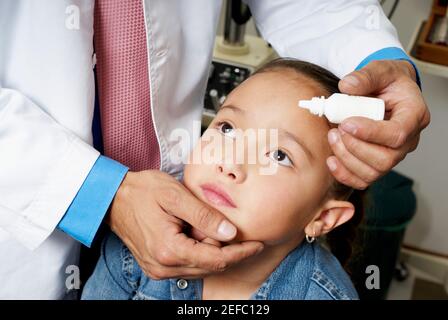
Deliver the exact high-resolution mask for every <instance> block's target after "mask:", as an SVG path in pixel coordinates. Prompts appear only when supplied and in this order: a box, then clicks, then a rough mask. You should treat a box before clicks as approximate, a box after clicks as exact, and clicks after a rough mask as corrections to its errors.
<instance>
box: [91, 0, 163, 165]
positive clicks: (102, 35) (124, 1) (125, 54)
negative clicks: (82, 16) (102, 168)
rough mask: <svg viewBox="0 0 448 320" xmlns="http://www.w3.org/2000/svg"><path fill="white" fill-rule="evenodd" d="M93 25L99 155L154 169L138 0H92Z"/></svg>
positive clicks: (156, 160) (154, 139) (156, 161)
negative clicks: (100, 150)
mask: <svg viewBox="0 0 448 320" xmlns="http://www.w3.org/2000/svg"><path fill="white" fill-rule="evenodd" d="M94 25H95V51H96V57H97V65H96V68H97V81H98V94H99V102H100V111H101V126H102V133H103V143H104V154H105V155H106V156H108V157H110V158H112V159H114V160H117V161H119V162H120V163H122V164H124V165H126V166H128V167H129V168H130V169H131V170H132V171H140V170H147V169H159V167H160V153H159V146H158V141H157V136H156V133H155V130H154V126H153V122H152V116H151V100H150V95H149V88H150V87H149V75H148V72H149V71H148V70H149V69H148V53H147V48H146V30H145V20H144V16H143V4H142V0H97V1H96V4H95V20H94Z"/></svg>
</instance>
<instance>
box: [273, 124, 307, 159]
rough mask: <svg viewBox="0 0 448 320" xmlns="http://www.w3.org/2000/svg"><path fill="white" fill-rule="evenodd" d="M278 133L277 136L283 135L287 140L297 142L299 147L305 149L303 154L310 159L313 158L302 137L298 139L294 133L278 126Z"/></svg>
mask: <svg viewBox="0 0 448 320" xmlns="http://www.w3.org/2000/svg"><path fill="white" fill-rule="evenodd" d="M278 133H279V136H283V137H285V138H287V139H289V140H292V141H294V142H295V143H296V144H298V145H299V146H300V148H301V149H303V151H305V154H306V155H307V157H308V159H309V160H310V161H311V160H313V159H314V155H313V154H312V153H311V151H310V149H309V148H308V147H307V146H306V144H305V143H304V142H303V140H302V139H300V138H299V137H297V136H296V135H294V134H292V133H291V132H289V131H287V130H285V129H282V128H278Z"/></svg>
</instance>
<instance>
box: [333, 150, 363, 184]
mask: <svg viewBox="0 0 448 320" xmlns="http://www.w3.org/2000/svg"><path fill="white" fill-rule="evenodd" d="M327 166H328V168H329V169H330V172H331V174H332V175H333V177H334V178H335V179H336V180H337V181H339V182H340V183H342V184H344V185H346V186H349V187H352V188H354V189H358V190H364V189H366V188H367V187H368V184H367V183H366V182H365V181H363V180H362V179H361V178H360V177H358V176H357V175H355V174H353V173H352V172H351V171H350V170H348V169H347V168H346V167H345V166H344V165H343V164H342V162H341V161H339V159H338V158H337V157H335V156H330V157H328V158H327Z"/></svg>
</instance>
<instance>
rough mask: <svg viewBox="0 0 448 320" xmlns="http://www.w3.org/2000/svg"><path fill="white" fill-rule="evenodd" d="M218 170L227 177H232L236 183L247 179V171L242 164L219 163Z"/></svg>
mask: <svg viewBox="0 0 448 320" xmlns="http://www.w3.org/2000/svg"><path fill="white" fill-rule="evenodd" d="M216 171H217V172H218V174H220V175H224V177H225V178H226V179H231V180H232V181H233V182H235V183H242V182H243V181H244V180H245V179H246V172H245V171H244V168H243V166H242V165H240V164H234V163H219V164H217V165H216Z"/></svg>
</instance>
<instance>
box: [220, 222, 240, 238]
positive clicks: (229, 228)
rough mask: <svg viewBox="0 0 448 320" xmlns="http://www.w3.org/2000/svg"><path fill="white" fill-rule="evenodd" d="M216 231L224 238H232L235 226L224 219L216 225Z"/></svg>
mask: <svg viewBox="0 0 448 320" xmlns="http://www.w3.org/2000/svg"><path fill="white" fill-rule="evenodd" d="M218 233H219V234H220V235H221V236H223V237H225V238H233V237H234V236H235V234H236V228H235V227H234V226H233V225H232V224H231V223H230V222H228V221H226V220H224V221H223V222H221V224H220V225H219V227H218Z"/></svg>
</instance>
